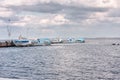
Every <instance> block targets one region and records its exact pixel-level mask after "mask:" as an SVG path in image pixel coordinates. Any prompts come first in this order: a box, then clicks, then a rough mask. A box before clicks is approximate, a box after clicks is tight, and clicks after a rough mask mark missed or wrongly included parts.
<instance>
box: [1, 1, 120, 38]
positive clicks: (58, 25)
mask: <svg viewBox="0 0 120 80" xmlns="http://www.w3.org/2000/svg"><path fill="white" fill-rule="evenodd" d="M119 4H120V0H0V39H6V38H9V36H8V35H10V34H9V32H10V33H11V35H10V38H18V36H19V35H22V36H25V37H28V38H37V37H61V38H62V37H119V36H120V5H119Z"/></svg>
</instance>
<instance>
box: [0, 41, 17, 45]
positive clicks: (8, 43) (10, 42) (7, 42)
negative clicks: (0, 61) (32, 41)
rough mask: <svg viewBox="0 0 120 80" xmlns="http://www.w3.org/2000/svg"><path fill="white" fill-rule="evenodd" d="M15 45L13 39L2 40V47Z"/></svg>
mask: <svg viewBox="0 0 120 80" xmlns="http://www.w3.org/2000/svg"><path fill="white" fill-rule="evenodd" d="M13 46H15V45H14V44H13V41H12V40H0V47H13Z"/></svg>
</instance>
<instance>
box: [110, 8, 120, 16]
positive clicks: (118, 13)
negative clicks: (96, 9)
mask: <svg viewBox="0 0 120 80" xmlns="http://www.w3.org/2000/svg"><path fill="white" fill-rule="evenodd" d="M108 16H109V17H120V8H113V9H112V11H111V12H110V13H109V14H108Z"/></svg>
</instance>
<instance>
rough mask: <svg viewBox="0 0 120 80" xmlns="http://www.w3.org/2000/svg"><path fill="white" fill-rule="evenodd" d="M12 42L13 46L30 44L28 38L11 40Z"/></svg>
mask: <svg viewBox="0 0 120 80" xmlns="http://www.w3.org/2000/svg"><path fill="white" fill-rule="evenodd" d="M13 43H14V45H15V46H18V47H26V46H32V43H31V40H28V39H21V40H20V39H18V40H13Z"/></svg>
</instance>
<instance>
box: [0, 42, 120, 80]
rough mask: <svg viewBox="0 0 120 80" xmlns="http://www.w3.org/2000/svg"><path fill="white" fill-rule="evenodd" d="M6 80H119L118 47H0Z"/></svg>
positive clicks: (1, 72)
mask: <svg viewBox="0 0 120 80" xmlns="http://www.w3.org/2000/svg"><path fill="white" fill-rule="evenodd" d="M0 78H2V79H4V80H7V79H10V80H11V79H12V80H14V79H15V80H17V79H18V80H19V79H22V80H120V46H118V45H116V46H113V45H111V44H106V45H100V44H87V43H85V44H84V43H83V44H82V43H78V44H66V45H65V44H61V45H59V44H58V45H51V46H37V47H10V48H0Z"/></svg>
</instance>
